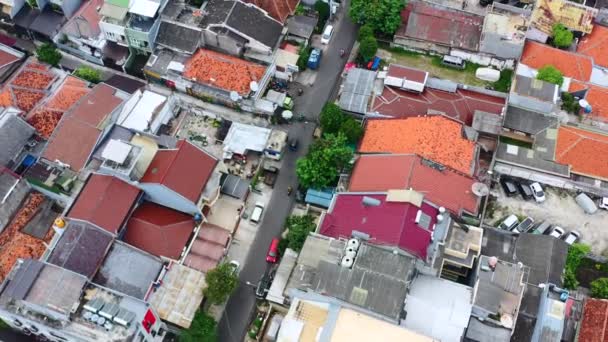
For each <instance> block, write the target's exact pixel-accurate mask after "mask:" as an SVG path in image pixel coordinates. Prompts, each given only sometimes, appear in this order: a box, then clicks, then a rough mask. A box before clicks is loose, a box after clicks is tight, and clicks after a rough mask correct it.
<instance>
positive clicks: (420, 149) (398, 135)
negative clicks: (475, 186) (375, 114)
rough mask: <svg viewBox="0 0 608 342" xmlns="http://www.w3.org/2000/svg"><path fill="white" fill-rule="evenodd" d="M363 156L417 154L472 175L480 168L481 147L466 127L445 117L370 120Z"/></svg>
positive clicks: (440, 165)
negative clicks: (469, 137)
mask: <svg viewBox="0 0 608 342" xmlns="http://www.w3.org/2000/svg"><path fill="white" fill-rule="evenodd" d="M358 152H359V153H361V154H369V153H393V154H417V155H419V156H420V157H422V158H423V159H426V160H430V161H432V162H435V163H437V166H436V167H438V168H443V167H444V166H446V167H449V168H451V169H453V170H455V171H458V172H460V173H462V174H465V175H468V176H472V175H474V174H475V170H476V167H477V157H478V147H477V146H476V144H475V141H471V140H469V139H467V138H466V137H465V136H464V130H463V125H462V124H460V123H458V122H457V121H455V120H452V119H449V118H446V117H443V116H439V115H438V116H428V117H427V116H424V117H410V118H406V119H370V120H368V121H367V124H366V126H365V133H364V135H363V139H362V140H361V143H360V144H359V151H358Z"/></svg>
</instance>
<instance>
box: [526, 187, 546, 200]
mask: <svg viewBox="0 0 608 342" xmlns="http://www.w3.org/2000/svg"><path fill="white" fill-rule="evenodd" d="M530 189H532V195H533V196H534V200H536V202H537V203H542V202H544V201H545V199H546V198H545V192H544V191H543V187H542V186H540V183H538V182H534V183H532V184H530Z"/></svg>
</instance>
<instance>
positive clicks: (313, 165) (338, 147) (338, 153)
mask: <svg viewBox="0 0 608 342" xmlns="http://www.w3.org/2000/svg"><path fill="white" fill-rule="evenodd" d="M352 157H353V151H352V150H351V149H350V148H348V146H346V136H344V134H341V133H339V134H337V135H334V134H327V135H325V136H324V137H323V139H319V140H317V141H316V142H314V143H313V144H312V146H311V148H310V150H309V152H308V154H307V155H306V156H305V157H304V158H300V159H299V160H298V162H297V165H296V174H297V175H298V179H299V181H300V184H301V185H302V186H303V187H305V188H324V187H327V186H330V185H332V184H334V183H335V182H336V180H337V179H338V173H339V172H340V170H341V169H342V168H343V167H344V166H346V165H347V164H348V163H349V162H350V160H351V159H352Z"/></svg>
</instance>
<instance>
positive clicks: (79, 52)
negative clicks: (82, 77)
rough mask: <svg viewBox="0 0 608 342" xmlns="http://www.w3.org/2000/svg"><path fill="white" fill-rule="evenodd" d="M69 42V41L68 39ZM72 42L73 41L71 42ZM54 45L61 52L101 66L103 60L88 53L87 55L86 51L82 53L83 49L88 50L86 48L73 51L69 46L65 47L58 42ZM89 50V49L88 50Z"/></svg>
mask: <svg viewBox="0 0 608 342" xmlns="http://www.w3.org/2000/svg"><path fill="white" fill-rule="evenodd" d="M70 40H71V39H70ZM71 41H73V40H71ZM55 44H56V45H57V47H59V48H60V49H61V50H63V51H66V52H68V53H70V54H72V55H74V56H76V57H78V58H82V59H84V60H87V61H89V62H91V63H95V64H98V65H103V60H102V59H101V58H98V57H95V56H93V55H91V54H90V53H87V52H86V51H84V49H88V48H86V47H83V50H81V49H75V48H73V47H71V46H68V45H65V44H61V43H58V42H55ZM88 50H90V49H88Z"/></svg>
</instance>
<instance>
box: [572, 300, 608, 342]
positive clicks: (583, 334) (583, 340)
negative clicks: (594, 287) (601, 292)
mask: <svg viewBox="0 0 608 342" xmlns="http://www.w3.org/2000/svg"><path fill="white" fill-rule="evenodd" d="M606 330H608V300H605V299H595V298H587V299H586V300H585V306H584V308H583V317H582V318H581V322H580V328H579V331H578V339H577V341H579V342H603V341H606V339H607V338H608V334H607V333H606Z"/></svg>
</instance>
